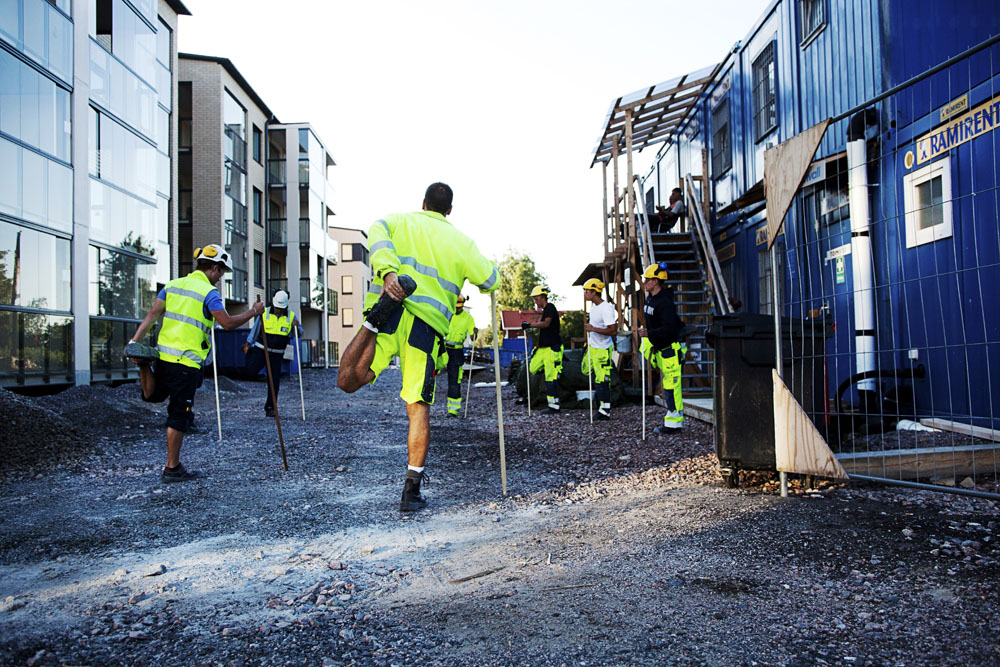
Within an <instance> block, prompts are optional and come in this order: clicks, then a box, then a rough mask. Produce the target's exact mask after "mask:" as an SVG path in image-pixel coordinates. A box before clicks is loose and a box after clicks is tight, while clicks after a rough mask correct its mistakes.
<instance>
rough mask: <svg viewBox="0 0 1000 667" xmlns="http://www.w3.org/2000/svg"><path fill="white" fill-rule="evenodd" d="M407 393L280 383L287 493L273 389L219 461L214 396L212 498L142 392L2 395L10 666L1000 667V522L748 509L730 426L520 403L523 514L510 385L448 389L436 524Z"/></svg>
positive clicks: (438, 429) (2, 584) (812, 508)
mask: <svg viewBox="0 0 1000 667" xmlns="http://www.w3.org/2000/svg"><path fill="white" fill-rule="evenodd" d="M392 373H393V372H392V371H387V373H386V377H384V378H383V379H382V380H380V381H379V384H378V385H376V386H375V387H367V388H365V389H363V390H362V391H360V392H358V393H357V394H354V395H346V394H343V393H341V392H339V391H338V390H336V385H335V378H336V372H335V371H314V372H307V373H306V375H305V384H306V402H307V406H306V408H307V416H308V421H306V422H302V420H301V418H300V415H299V412H298V410H299V404H298V395H297V392H296V391H295V382H288V383H286V384H284V385H283V389H282V397H281V400H280V402H279V406H280V408H281V414H282V415H283V416H284V420H283V422H282V428H283V433H284V437H285V446H286V449H287V453H288V461H289V467H290V471H288V472H285V471H284V470H283V469H282V467H281V456H280V451H279V448H278V443H277V437H276V429H275V425H274V423H273V420H269V419H266V418H265V417H264V416H263V407H262V406H263V392H264V385H262V384H260V383H256V384H255V383H242V382H240V383H234V382H230V381H226V382H224V383H220V384H222V385H223V389H224V391H223V392H222V393H221V401H222V405H223V409H224V421H223V436H224V439H223V441H222V442H221V443H220V442H218V441H217V439H216V435H215V423H214V396H213V388H212V383H211V382H206V384H205V387H204V388H203V389H202V390H201V391H200V392H199V395H198V399H197V402H196V412H197V415H198V424H199V426H198V428H199V431H200V432H199V433H195V434H192V435H189V436H188V437H187V438H186V439H185V443H184V449H183V452H182V459H183V460H184V462H185V465H187V466H188V467H189V468H195V469H200V470H202V471H203V472H205V473H206V474H207V475H208V476H207V477H206V478H205V479H202V480H197V481H193V482H189V483H185V484H174V485H161V484H160V482H159V472H160V469H161V467H162V465H163V459H164V456H165V454H164V442H163V439H164V435H163V430H162V424H163V421H164V419H165V412H164V410H165V406H162V405H160V406H150V405H147V404H143V403H141V401H138V400H137V398H136V397H137V391H138V390H137V388H136V387H135V386H134V385H131V386H123V387H119V388H116V389H105V388H92V389H74V390H70V391H67V392H64V393H63V394H59V395H57V396H54V397H48V398H46V399H25V398H21V397H16V398H14V399H11V398H10V397H9V396H7V397H3V398H0V409H2V410H3V414H4V417H3V419H4V421H3V422H0V423H3V430H2V431H0V445H2V446H3V448H4V449H3V452H4V454H5V458H7V459H8V460H7V461H5V462H4V467H3V468H0V663H3V664H17V665H24V664H27V665H58V664H73V665H82V664H91V665H99V664H101V665H103V664H112V665H136V664H157V665H189V664H199V665H201V664H204V665H216V664H219V665H247V664H263V665H279V664H280V665H284V664H295V665H302V664H308V665H340V664H345V665H346V664H378V665H408V664H418V663H421V664H441V665H481V664H504V665H507V664H511V665H595V664H602V665H603V664H639V665H662V664H696V665H730V664H740V665H742V664H746V665H752V664H774V665H805V664H810V665H815V664H820V665H822V664H843V665H867V664H873V665H897V664H898V665H912V664H928V665H930V664H934V665H938V664H955V665H957V664H963V665H967V664H997V662H998V655H1000V651H998V639H997V637H998V634H997V621H996V618H997V614H998V612H1000V596H998V590H1000V588H998V584H997V575H998V557H1000V550H998V547H997V543H996V533H997V531H1000V520H998V515H1000V508H998V505H997V504H996V503H994V502H991V501H986V500H977V499H971V498H966V497H959V496H953V495H946V494H936V493H930V492H925V491H910V490H904V489H893V488H889V487H857V486H852V487H848V486H844V485H832V484H822V485H820V488H804V486H803V485H802V483H801V482H800V481H798V480H796V481H793V484H792V494H791V497H790V498H788V499H782V498H780V497H779V496H778V495H777V493H776V492H775V481H774V478H773V476H768V475H755V476H751V479H750V480H749V481H750V484H749V485H748V486H744V487H742V488H740V489H737V490H727V489H724V488H723V486H722V482H721V479H720V478H719V476H718V473H717V470H716V466H717V462H716V460H715V457H714V454H713V447H712V445H711V442H712V432H711V429H710V427H708V426H707V425H704V424H700V423H698V422H695V421H691V420H689V424H688V426H687V428H686V429H685V430H684V431H683V432H682V433H678V434H674V435H671V436H670V437H669V438H656V437H655V436H654V437H651V438H650V439H647V440H645V441H643V440H642V439H641V438H640V428H639V417H640V408H638V407H626V408H621V409H616V410H615V411H614V415H613V418H612V421H610V422H606V423H601V422H599V423H596V424H594V425H591V424H589V422H588V419H587V413H586V412H584V411H567V414H564V415H560V416H558V417H546V416H543V415H541V414H537V413H533V414H532V416H531V418H528V417H527V416H526V414H525V412H524V408H523V407H520V406H515V405H514V400H513V399H514V393H513V390H512V389H511V388H507V389H505V390H504V391H505V402H504V407H505V436H506V443H507V447H506V454H507V456H506V459H507V473H508V492H509V493H508V495H507V496H506V497H504V496H502V495H501V492H500V474H499V472H500V466H499V451H498V447H497V439H496V407H495V402H494V401H493V389H473V393H472V403H471V409H470V411H469V418H468V419H463V420H446V419H444V418H443V415H444V399H443V397H444V382H443V380H442V381H441V382H440V383H439V389H438V396H439V403H438V405H435V406H434V408H433V409H432V410H433V411H432V415H433V417H432V429H433V433H432V446H431V455H430V458H429V461H428V472H429V474H430V476H431V481H430V484H429V485H428V486H426V487H425V493H426V495H427V496H428V497H429V500H430V504H429V506H428V509H427V510H425V511H424V512H421V513H419V514H417V515H414V516H402V515H400V513H399V511H398V503H399V494H400V491H401V487H402V481H403V471H404V467H405V438H406V421H405V416H404V412H403V406H402V403H401V401H400V400H399V398H398V394H397V392H398V387H399V382H398V372H396V374H395V376H393V374H392ZM482 375H486V374H485V373H482ZM477 379H480V378H477ZM482 379H486V378H482ZM2 396H4V393H3V392H0V397H2ZM661 415H662V409H661V408H656V407H650V408H649V409H648V419H649V420H650V421H649V424H650V426H652V424H653V423H654V420H656V419H658V418H659V417H660V416H661ZM8 422H10V424H11V425H10V426H8ZM18 445H20V446H18ZM29 445H30V447H31V449H30V450H27V451H26V450H25V447H27V446H29Z"/></svg>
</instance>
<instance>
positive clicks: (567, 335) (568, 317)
mask: <svg viewBox="0 0 1000 667" xmlns="http://www.w3.org/2000/svg"><path fill="white" fill-rule="evenodd" d="M559 336H560V338H562V342H563V345H564V346H565V347H566V349H567V350H568V349H569V343H570V340H571V339H573V338H583V336H584V333H583V311H582V310H568V311H566V312H565V313H563V315H562V317H560V318H559Z"/></svg>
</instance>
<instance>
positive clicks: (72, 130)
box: [0, 0, 190, 386]
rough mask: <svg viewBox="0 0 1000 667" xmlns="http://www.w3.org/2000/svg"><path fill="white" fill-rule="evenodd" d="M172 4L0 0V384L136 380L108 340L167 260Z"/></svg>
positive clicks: (166, 275) (171, 220) (119, 340)
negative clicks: (1, 168) (0, 175)
mask: <svg viewBox="0 0 1000 667" xmlns="http://www.w3.org/2000/svg"><path fill="white" fill-rule="evenodd" d="M185 14H190V12H188V10H187V9H186V8H185V6H184V4H183V3H182V2H180V1H179V0H160V1H159V2H157V0H130V1H129V2H126V1H125V0H100V1H98V0H89V1H87V0H77V1H76V2H73V1H72V0H5V1H4V2H2V3H0V163H2V164H3V165H4V178H3V179H0V386H27V385H38V384H70V383H76V384H87V383H90V382H101V381H111V380H117V379H123V378H130V377H135V376H136V372H135V371H134V370H133V369H130V368H129V367H128V365H127V364H126V363H125V362H124V360H123V359H122V350H123V348H124V345H125V343H126V342H127V341H128V339H129V337H130V336H131V334H132V333H133V331H134V330H135V327H136V325H137V324H138V322H139V321H140V320H141V318H142V317H143V315H144V314H145V311H146V310H147V309H148V307H149V306H150V304H151V301H152V299H153V297H154V296H155V294H156V290H157V288H158V286H159V285H162V284H163V283H165V282H166V281H167V280H169V279H170V278H171V276H172V275H175V274H176V268H177V267H176V265H172V262H171V252H170V243H171V241H172V240H173V238H174V234H175V233H176V205H175V202H176V189H175V183H176V179H175V177H174V161H173V160H172V159H171V156H172V147H173V146H174V145H175V144H176V142H175V141H174V138H175V137H176V131H177V125H176V116H175V113H174V100H175V99H176V89H175V77H174V73H175V72H176V70H177V51H176V40H175V39H174V35H175V33H176V29H177V17H178V15H185ZM133 368H134V367H133Z"/></svg>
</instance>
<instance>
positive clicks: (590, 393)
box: [583, 299, 594, 424]
mask: <svg viewBox="0 0 1000 667" xmlns="http://www.w3.org/2000/svg"><path fill="white" fill-rule="evenodd" d="M583 319H584V321H587V301H586V299H584V301H583ZM583 333H584V337H585V338H586V339H587V396H588V398H589V400H590V423H591V424H593V423H594V384H593V382H591V380H590V374H591V373H593V372H594V358H593V357H592V356H591V355H590V334H589V333H587V332H586V331H584V332H583Z"/></svg>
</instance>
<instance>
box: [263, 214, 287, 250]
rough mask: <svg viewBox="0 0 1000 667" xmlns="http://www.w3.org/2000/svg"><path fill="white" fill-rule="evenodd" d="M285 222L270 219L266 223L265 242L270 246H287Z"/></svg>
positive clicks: (281, 219)
mask: <svg viewBox="0 0 1000 667" xmlns="http://www.w3.org/2000/svg"><path fill="white" fill-rule="evenodd" d="M286 223H287V221H286V220H285V219H284V218H270V219H269V220H268V221H267V226H268V232H267V242H268V244H269V245H272V246H284V245H288V229H287V228H286Z"/></svg>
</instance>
